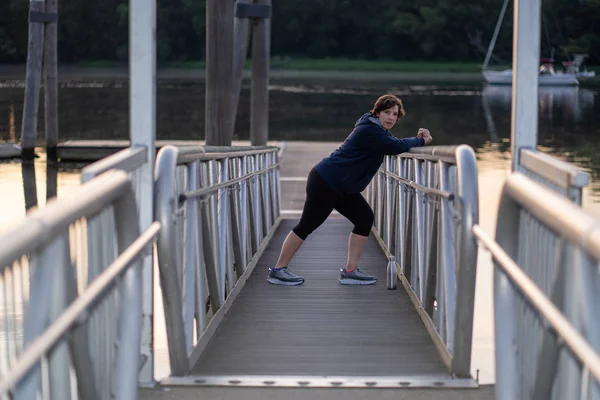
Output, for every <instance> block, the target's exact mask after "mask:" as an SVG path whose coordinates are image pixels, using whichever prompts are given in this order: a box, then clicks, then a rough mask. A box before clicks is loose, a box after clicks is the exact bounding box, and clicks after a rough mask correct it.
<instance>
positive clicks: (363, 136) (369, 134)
mask: <svg viewBox="0 0 600 400" xmlns="http://www.w3.org/2000/svg"><path fill="white" fill-rule="evenodd" d="M430 137H431V136H430ZM358 139H359V140H358V143H359V144H360V145H361V146H363V147H366V148H368V149H369V150H371V151H373V152H376V153H382V154H386V155H396V154H400V153H405V152H407V151H408V150H410V149H411V148H412V147H420V146H424V145H425V143H426V141H425V138H422V137H412V138H405V139H398V138H395V137H393V136H392V135H390V134H388V133H387V132H386V131H385V130H383V129H382V128H379V127H373V128H371V129H368V130H367V129H365V130H364V131H363V132H361V133H360V134H359V138H358Z"/></svg>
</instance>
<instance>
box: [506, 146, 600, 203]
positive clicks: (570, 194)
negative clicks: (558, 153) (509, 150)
mask: <svg viewBox="0 0 600 400" xmlns="http://www.w3.org/2000/svg"><path fill="white" fill-rule="evenodd" d="M517 171H518V172H521V173H523V174H525V175H527V176H528V177H530V178H532V179H534V180H536V181H538V182H542V183H543V184H544V185H545V186H548V187H550V188H552V189H554V191H555V192H557V193H561V194H562V195H563V196H566V197H567V198H569V199H571V201H574V202H575V203H577V204H579V205H581V202H582V190H583V188H584V187H586V186H587V185H588V184H589V181H590V175H589V174H588V173H587V172H584V171H583V170H582V169H581V168H579V167H577V166H575V165H573V164H570V163H567V162H565V161H562V160H559V159H557V158H554V157H552V156H551V155H549V154H544V153H541V152H539V151H537V150H531V149H527V148H522V149H521V150H520V164H519V166H518V170H517Z"/></svg>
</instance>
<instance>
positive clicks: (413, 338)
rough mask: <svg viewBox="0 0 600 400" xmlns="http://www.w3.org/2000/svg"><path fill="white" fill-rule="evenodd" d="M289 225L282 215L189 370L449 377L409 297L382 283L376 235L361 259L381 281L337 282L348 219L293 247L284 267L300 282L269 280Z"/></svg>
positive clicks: (333, 221) (330, 224)
mask: <svg viewBox="0 0 600 400" xmlns="http://www.w3.org/2000/svg"><path fill="white" fill-rule="evenodd" d="M296 222H297V221H296V220H295V219H294V220H290V219H286V220H283V221H282V223H281V224H280V226H279V228H278V229H277V232H276V233H275V235H274V237H273V239H272V240H271V242H270V244H269V246H268V247H267V249H266V250H265V252H264V253H263V255H262V257H261V259H260V261H259V262H258V264H257V266H256V269H255V270H254V271H253V273H252V275H251V276H250V278H249V280H248V282H247V283H246V286H245V287H244V288H243V289H242V291H241V293H240V294H239V296H238V297H237V298H236V300H235V302H234V304H233V306H232V307H231V309H230V311H229V313H228V314H227V315H226V316H225V318H224V319H223V321H222V322H221V324H220V326H219V328H218V329H217V332H216V333H215V336H214V337H213V339H212V341H211V342H210V344H209V346H208V348H207V350H206V351H205V354H204V355H203V356H202V357H201V359H200V361H199V363H198V364H197V365H196V366H195V367H194V368H193V371H192V374H193V375H228V376H229V375H317V376H332V375H334V376H357V375H358V376H419V375H421V376H422V375H429V374H434V375H437V376H440V377H442V376H445V377H447V378H448V379H449V378H450V375H449V374H448V373H447V372H446V368H445V366H444V365H443V363H442V361H441V359H440V357H439V354H438V352H437V350H436V348H435V346H434V345H433V342H432V340H431V338H430V337H429V335H428V333H427V331H426V330H425V327H424V326H423V323H422V322H421V319H420V318H419V315H418V314H417V312H416V311H415V308H414V306H413V305H412V303H411V301H410V299H409V297H408V295H407V294H406V293H405V292H404V291H403V290H396V291H390V290H387V289H386V286H385V269H386V265H387V260H386V258H385V256H384V254H383V252H382V250H381V249H380V247H379V245H378V244H377V242H376V241H375V239H374V238H373V237H371V238H370V239H369V242H368V243H367V247H366V249H365V253H364V254H363V257H362V259H361V266H362V267H363V268H364V269H365V270H367V271H369V272H370V273H372V274H375V275H376V276H377V277H378V278H379V282H378V284H376V285H370V286H361V287H357V286H346V285H340V284H339V283H338V277H339V273H340V268H343V267H344V266H345V265H346V254H347V242H348V234H349V233H350V231H351V230H352V225H351V224H350V223H349V222H347V221H346V220H345V219H341V218H337V219H336V218H334V219H329V220H328V221H327V222H326V223H325V224H324V225H323V226H321V227H320V228H319V229H318V230H317V231H315V232H314V233H313V235H311V236H309V238H308V239H307V241H306V242H305V243H304V245H303V247H302V248H301V249H300V251H299V252H298V253H297V254H296V257H295V258H294V260H293V261H292V263H291V264H290V267H291V268H292V269H293V270H294V271H295V272H296V273H298V274H302V275H303V276H304V277H305V279H306V282H305V283H304V284H303V285H301V286H296V287H288V286H277V285H271V284H269V283H268V282H267V281H266V275H267V271H268V268H269V267H271V266H273V265H275V263H276V261H277V257H278V255H279V249H280V248H281V244H282V243H283V240H284V239H285V236H286V235H287V233H288V232H289V231H290V229H291V228H292V227H293V226H294V225H295V224H296Z"/></svg>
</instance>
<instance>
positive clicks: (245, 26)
mask: <svg viewBox="0 0 600 400" xmlns="http://www.w3.org/2000/svg"><path fill="white" fill-rule="evenodd" d="M251 4H252V0H237V1H236V2H235V24H234V26H233V38H234V41H233V89H232V90H233V96H232V99H231V102H232V104H231V110H232V112H233V122H232V124H231V132H232V135H233V132H234V131H235V119H236V117H237V111H238V107H239V102H240V92H241V90H242V81H243V79H244V65H245V64H246V55H247V54H248V44H249V42H250V30H251V26H250V19H249V18H248V13H247V11H248V10H249V8H250V7H251Z"/></svg>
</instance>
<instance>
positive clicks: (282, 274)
mask: <svg viewBox="0 0 600 400" xmlns="http://www.w3.org/2000/svg"><path fill="white" fill-rule="evenodd" d="M267 281H269V283H272V284H274V285H287V286H294V285H301V284H302V283H304V278H303V277H301V276H298V275H296V274H294V273H293V272H292V271H290V269H289V268H288V267H283V268H278V269H275V268H269V276H268V277H267Z"/></svg>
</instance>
